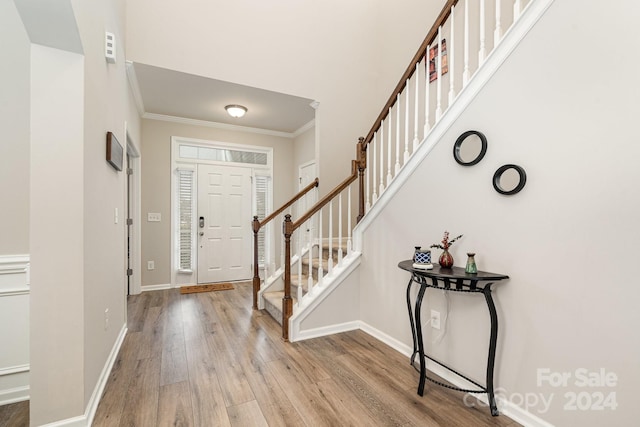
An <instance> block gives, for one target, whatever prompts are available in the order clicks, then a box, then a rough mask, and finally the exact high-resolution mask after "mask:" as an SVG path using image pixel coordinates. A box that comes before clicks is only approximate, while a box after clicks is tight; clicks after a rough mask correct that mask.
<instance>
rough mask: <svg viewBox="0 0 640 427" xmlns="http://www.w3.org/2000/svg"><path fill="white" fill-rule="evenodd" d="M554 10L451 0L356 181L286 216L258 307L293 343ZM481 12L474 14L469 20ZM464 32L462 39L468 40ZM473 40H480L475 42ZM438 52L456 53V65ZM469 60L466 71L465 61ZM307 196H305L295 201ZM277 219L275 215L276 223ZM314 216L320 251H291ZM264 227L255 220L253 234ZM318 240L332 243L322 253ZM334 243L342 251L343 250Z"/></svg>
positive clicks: (372, 137)
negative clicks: (377, 225) (396, 203)
mask: <svg viewBox="0 0 640 427" xmlns="http://www.w3.org/2000/svg"><path fill="white" fill-rule="evenodd" d="M552 2H553V0H529V1H525V0H514V2H513V3H511V2H501V1H500V0H494V1H491V0H487V1H486V2H484V1H483V2H481V3H480V5H478V4H477V2H474V0H461V1H459V0H448V1H447V2H446V4H445V6H444V8H443V9H442V11H441V13H440V15H439V16H438V18H437V19H436V22H435V23H434V25H433V26H432V27H431V29H430V30H429V32H428V34H427V36H426V38H425V40H424V42H423V43H422V45H421V46H420V48H419V49H418V51H417V53H416V54H415V56H414V58H413V59H412V61H411V63H410V64H409V66H408V67H407V69H406V71H405V73H404V74H403V76H402V77H401V79H400V81H399V82H398V84H397V85H396V88H395V90H394V91H393V93H392V94H391V96H390V97H389V100H388V101H387V103H386V104H385V106H384V107H383V109H382V111H381V112H380V114H379V115H378V117H377V118H376V120H375V122H374V124H373V126H372V128H371V129H370V130H369V132H368V133H367V134H366V137H363V138H360V140H359V141H358V143H357V145H356V147H357V149H356V160H353V161H352V170H351V175H350V176H349V177H348V178H347V179H345V181H343V182H342V183H341V184H340V185H339V186H338V187H336V188H335V189H334V190H332V191H331V192H329V193H328V194H327V195H326V196H325V197H323V198H322V200H320V201H319V202H317V203H316V204H315V205H314V206H313V207H312V208H311V209H310V210H309V211H308V212H307V213H306V214H303V215H302V216H301V217H300V218H298V219H292V218H291V214H286V215H285V214H284V211H285V207H284V206H283V207H282V208H280V209H279V210H278V212H279V213H282V214H283V218H284V219H283V220H282V225H283V227H282V230H283V232H282V235H280V237H279V238H281V239H283V240H282V241H281V244H282V247H283V248H284V250H283V256H282V258H281V263H280V267H279V268H278V269H277V270H276V269H275V268H272V271H273V270H275V272H274V273H273V274H267V272H265V274H264V279H260V277H259V276H258V274H257V268H256V275H255V276H254V308H266V309H267V311H268V312H269V313H270V314H271V315H272V316H273V317H274V318H275V319H276V320H277V321H278V322H279V323H280V324H281V325H282V329H283V338H284V339H285V340H288V339H289V338H290V337H289V329H290V328H291V329H292V332H293V333H292V335H293V336H292V337H291V339H292V340H293V341H295V340H297V339H301V336H302V335H304V334H303V333H301V331H300V325H301V319H303V318H304V317H305V316H306V315H308V314H309V313H310V312H311V311H312V310H314V309H315V308H316V307H317V306H318V305H319V304H321V302H322V301H323V300H324V298H326V296H327V295H328V294H329V293H331V292H332V291H333V290H334V289H336V287H337V286H339V284H340V283H341V282H342V281H343V280H344V279H345V278H346V277H347V275H348V274H349V273H350V272H351V271H353V270H354V269H355V268H356V267H357V265H359V260H360V255H361V253H360V250H361V237H362V230H363V229H365V228H366V227H368V225H369V224H371V222H372V221H373V219H374V218H375V217H376V216H377V214H378V213H379V212H380V211H381V210H382V209H383V208H384V206H385V205H386V204H387V203H388V201H389V200H391V198H392V197H393V195H394V194H395V192H396V191H397V190H398V189H399V188H401V187H402V185H403V183H404V182H406V180H407V179H408V177H409V176H410V175H411V173H412V172H413V171H414V170H415V169H416V168H417V167H418V166H419V165H420V163H421V161H422V159H424V158H425V157H426V156H427V155H428V153H429V152H430V151H431V149H432V148H433V147H434V146H435V145H436V144H437V143H438V142H439V141H440V139H441V138H442V136H443V135H444V133H445V132H446V130H447V129H448V128H449V127H450V126H451V125H452V124H453V122H454V121H455V120H456V118H457V117H458V116H459V115H460V114H461V113H462V111H464V109H465V108H467V106H469V105H470V104H471V102H472V101H473V99H474V98H475V96H476V95H477V93H478V92H479V91H480V90H481V89H482V87H483V86H484V85H485V84H486V83H487V82H488V81H489V80H490V79H491V77H492V75H493V74H494V73H495V72H496V71H497V69H498V68H499V67H500V65H501V64H502V62H503V61H504V60H505V59H506V57H507V56H508V55H509V54H510V53H511V52H512V51H513V50H514V49H515V47H516V46H517V44H518V43H519V42H520V40H522V38H523V37H524V35H525V34H526V33H527V32H528V31H529V29H530V28H532V27H533V25H534V24H535V23H536V22H537V20H538V19H539V18H540V16H542V15H543V13H544V11H545V10H546V9H547V8H548V7H549V5H550V4H551V3H552ZM472 7H473V8H475V12H470V9H472ZM477 7H479V8H480V10H477ZM460 28H462V30H460ZM460 32H462V33H463V37H459V33H460ZM456 34H458V37H456ZM471 37H473V38H474V40H472V42H471V43H470V41H469V40H470V38H471ZM445 39H446V40H445ZM445 41H446V47H445ZM472 45H477V46H479V50H478V52H477V58H478V59H477V64H474V61H472V60H471V59H470V50H471V49H470V46H472ZM437 52H443V55H444V52H447V56H448V59H447V58H443V55H438V53H437ZM460 52H462V53H460ZM456 54H457V56H456ZM474 56H475V53H474ZM460 57H462V58H460ZM456 58H457V59H456ZM460 59H462V61H461V62H462V64H459V63H458V62H456V61H460ZM316 182H317V181H316ZM354 187H355V190H354V191H357V194H358V199H357V203H353V205H357V206H358V209H357V210H358V212H357V215H354V214H352V211H351V207H352V199H351V193H352V188H354ZM307 191H308V190H307ZM300 197H302V195H301V194H300V193H299V194H298V195H296V196H294V198H293V199H292V201H295V200H298V199H299V198H300ZM343 200H345V202H343ZM292 203H293V202H292ZM336 205H337V209H336ZM343 205H344V206H345V209H343ZM287 206H291V204H289V205H287ZM274 218H275V216H274V215H273V214H272V215H271V216H270V217H269V218H268V219H269V220H271V219H274ZM311 218H316V221H317V224H319V230H318V233H317V235H315V236H310V237H308V238H307V239H306V240H307V241H308V242H312V243H308V244H306V246H304V247H303V246H301V245H300V244H298V246H297V248H294V249H293V250H292V248H291V238H292V237H293V238H294V240H297V241H298V242H299V241H300V238H299V236H297V238H296V236H295V235H294V234H295V232H296V231H297V230H298V229H299V228H301V226H302V225H304V224H305V223H306V222H307V221H309V220H310V219H311ZM279 219H282V218H279ZM256 221H257V219H255V218H254V231H255V230H256V225H255V224H256ZM265 222H266V220H265V221H263V223H265ZM325 222H326V223H327V224H325ZM257 224H259V225H260V224H261V223H260V221H258V222H257ZM356 224H357V226H355V225H356ZM323 226H324V227H325V228H324V232H323ZM354 226H355V227H354ZM259 228H260V227H258V228H257V229H259ZM274 228H275V227H274ZM299 234H300V232H299V231H298V235H299ZM335 235H337V238H335V237H334V236H335ZM344 236H346V237H344ZM318 242H331V245H328V244H323V245H322V247H320V246H319V245H318ZM334 242H340V244H338V245H335V247H334ZM329 246H331V247H329ZM292 252H293V253H292ZM329 254H331V257H330V256H329ZM309 274H310V275H311V276H309Z"/></svg>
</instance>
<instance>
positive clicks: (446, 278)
mask: <svg viewBox="0 0 640 427" xmlns="http://www.w3.org/2000/svg"><path fill="white" fill-rule="evenodd" d="M398 267H400V268H401V269H402V270H406V271H408V272H409V273H411V279H410V280H409V284H408V285H407V309H408V311H409V321H410V322H411V333H412V334H413V354H412V355H411V365H413V364H414V359H415V357H416V354H418V356H419V357H420V383H419V384H418V394H419V395H420V396H422V395H423V394H424V385H425V379H428V380H429V381H431V382H434V383H436V384H438V385H441V386H444V387H447V388H450V389H453V390H458V391H463V392H466V393H486V394H487V397H488V398H489V407H490V408H491V415H493V416H497V415H498V407H497V406H496V399H495V395H494V388H493V369H494V364H495V359H496V342H497V340H498V315H497V313H496V307H495V305H494V303H493V298H492V297H491V285H493V283H494V282H497V281H500V280H504V279H508V278H509V276H506V275H504V274H495V273H487V272H486V271H478V272H477V273H475V274H468V273H465V271H464V268H459V267H452V268H442V267H440V266H439V265H437V264H434V265H433V269H432V270H422V269H417V268H413V261H412V260H407V261H401V262H400V263H399V264H398ZM414 283H417V284H418V285H420V290H419V291H418V296H417V298H416V302H415V306H414V308H413V310H412V308H411V287H412V285H413V284H414ZM427 288H434V289H441V290H444V291H451V292H469V293H480V294H483V295H484V298H485V300H486V302H487V307H488V308H489V316H490V318H491V336H490V338H489V355H488V359H487V378H486V385H482V384H479V383H478V382H476V381H474V380H472V379H470V378H468V377H466V376H464V375H462V374H461V373H459V372H456V371H455V370H454V369H453V368H451V367H449V366H447V365H445V364H444V363H441V362H439V361H437V360H435V359H433V358H432V357H430V356H428V355H427V354H426V353H425V349H424V342H423V339H422V323H421V319H420V317H421V313H420V312H421V307H422V299H423V297H424V294H425V291H426V290H427ZM425 359H429V360H431V361H433V362H435V363H437V364H438V365H440V366H442V367H443V368H445V369H447V370H449V371H450V372H453V373H454V374H456V375H458V376H459V377H461V378H464V379H465V380H467V381H469V382H471V383H472V384H474V385H476V386H478V389H477V390H466V389H462V388H458V387H453V386H450V385H448V384H444V383H442V382H439V381H436V380H435V379H432V378H429V377H427V369H426V360H425Z"/></svg>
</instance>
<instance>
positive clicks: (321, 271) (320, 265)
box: [318, 209, 324, 285]
mask: <svg viewBox="0 0 640 427" xmlns="http://www.w3.org/2000/svg"><path fill="white" fill-rule="evenodd" d="M318 224H319V225H318V236H319V239H318V260H319V262H318V285H322V280H323V278H324V267H323V262H322V251H323V250H322V242H323V239H322V209H320V210H319V211H318Z"/></svg>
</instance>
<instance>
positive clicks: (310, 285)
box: [300, 220, 313, 293]
mask: <svg viewBox="0 0 640 427" xmlns="http://www.w3.org/2000/svg"><path fill="white" fill-rule="evenodd" d="M308 224H309V227H308V228H309V231H308V235H309V252H307V255H308V256H307V260H308V261H309V277H308V278H307V293H309V292H311V289H313V244H312V240H313V239H312V238H311V227H310V225H311V220H309V221H308ZM300 287H302V281H300Z"/></svg>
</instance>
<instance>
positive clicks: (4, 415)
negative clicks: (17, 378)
mask: <svg viewBox="0 0 640 427" xmlns="http://www.w3.org/2000/svg"><path fill="white" fill-rule="evenodd" d="M28 425H29V401H28V400H27V401H24V402H18V403H11V404H9V405H4V406H0V427H27V426H28Z"/></svg>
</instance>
